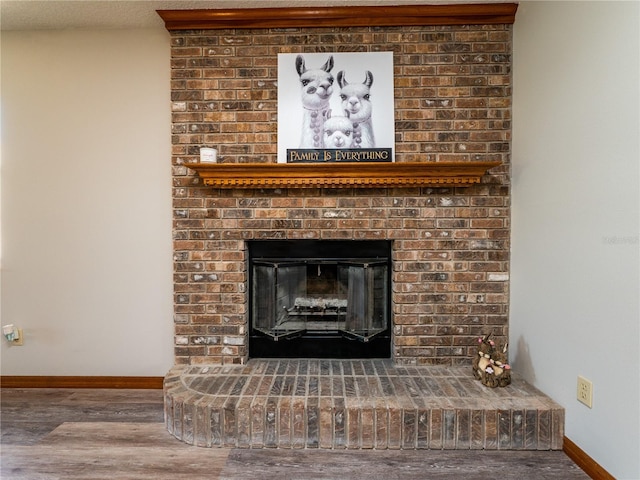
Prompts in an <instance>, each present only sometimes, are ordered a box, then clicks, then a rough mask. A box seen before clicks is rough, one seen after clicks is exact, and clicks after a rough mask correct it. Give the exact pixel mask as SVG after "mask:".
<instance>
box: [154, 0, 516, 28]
mask: <svg viewBox="0 0 640 480" xmlns="http://www.w3.org/2000/svg"><path fill="white" fill-rule="evenodd" d="M517 8H518V5H517V4H516V3H487V4H481V3H470V4H450V5H391V6H345V7H286V8H231V9H209V10H203V9H195V10H157V12H158V15H160V17H162V19H163V20H164V24H165V28H166V29H167V30H169V31H175V30H200V29H203V30H205V29H227V28H301V27H355V26H376V27H382V26H386V27H389V26H421V25H473V24H478V25H488V24H497V23H503V24H511V23H513V22H514V20H515V15H516V10H517Z"/></svg>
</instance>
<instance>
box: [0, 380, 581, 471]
mask: <svg viewBox="0 0 640 480" xmlns="http://www.w3.org/2000/svg"><path fill="white" fill-rule="evenodd" d="M0 400H1V414H2V416H1V420H2V424H1V433H2V437H1V443H2V445H1V447H2V448H1V453H0V460H1V470H0V477H1V478H2V479H3V480H5V479H21V480H22V479H24V480H40V479H47V480H49V479H61V480H63V479H64V480H74V479H96V480H97V479H107V478H108V479H111V480H120V479H154V480H162V479H171V480H177V479H183V478H184V479H186V478H189V479H192V480H193V479H225V480H245V479H247V480H263V479H264V480H270V479H274V480H276V479H277V480H316V479H317V480H320V479H322V480H334V479H339V480H355V479H367V480H376V479H384V480H394V479H402V480H422V479H451V480H453V479H465V480H476V479H477V480H487V479H488V478H500V479H518V480H524V479H535V480H573V479H576V480H577V479H588V478H589V477H588V476H587V475H586V474H585V473H584V472H583V471H582V470H580V469H579V468H578V467H577V466H576V465H575V464H574V463H572V462H571V460H570V459H569V458H568V457H567V456H566V455H565V454H564V453H563V452H561V451H553V452H549V451H544V452H538V451H534V452H531V451H482V450H481V451H470V450H457V451H452V450H437V451H436V450H377V451H376V450H358V451H346V450H316V449H313V450H311V449H307V450H291V449H255V450H249V449H246V450H245V449H224V448H199V447H192V446H189V445H187V444H185V443H182V442H180V441H178V440H176V439H175V438H173V437H172V436H171V435H169V434H168V433H167V432H166V430H165V427H164V423H163V399H162V391H161V390H92V389H2V391H1V398H0Z"/></svg>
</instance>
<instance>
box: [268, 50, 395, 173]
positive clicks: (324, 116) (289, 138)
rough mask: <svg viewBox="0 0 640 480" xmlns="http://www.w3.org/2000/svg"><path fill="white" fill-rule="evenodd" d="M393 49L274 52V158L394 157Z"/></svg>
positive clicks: (282, 160) (341, 159)
mask: <svg viewBox="0 0 640 480" xmlns="http://www.w3.org/2000/svg"><path fill="white" fill-rule="evenodd" d="M394 140H395V129H394V98H393V53H392V52H366V53H362V52H357V53H355V52H353V53H281V54H279V55H278V162H281V163H286V162H293V161H371V160H370V159H372V158H374V155H376V156H377V157H376V158H382V157H383V156H384V158H385V161H393V157H394Z"/></svg>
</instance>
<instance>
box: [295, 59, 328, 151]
mask: <svg viewBox="0 0 640 480" xmlns="http://www.w3.org/2000/svg"><path fill="white" fill-rule="evenodd" d="M332 68H333V56H330V57H329V60H327V61H326V63H325V64H324V65H323V66H322V67H320V68H318V69H311V70H307V67H306V66H305V63H304V58H303V57H302V55H298V56H297V57H296V71H297V72H298V75H299V76H300V84H301V86H302V106H303V114H302V138H301V140H300V148H323V143H322V135H323V126H324V122H325V120H326V118H327V115H328V112H329V100H330V98H331V94H332V93H333V75H332V74H331V73H330V72H331V69H332Z"/></svg>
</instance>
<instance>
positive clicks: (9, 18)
mask: <svg viewBox="0 0 640 480" xmlns="http://www.w3.org/2000/svg"><path fill="white" fill-rule="evenodd" d="M438 3H441V4H444V3H501V2H500V1H498V2H496V1H495V0H493V1H484V2H483V1H476V0H462V1H456V0H453V1H438V0H431V1H429V0H427V1H425V0H348V1H345V0H137V1H120V0H101V1H94V0H62V1H60V0H0V27H1V28H2V30H46V29H64V28H154V27H157V28H163V27H164V23H163V22H162V19H161V18H160V17H159V16H158V15H157V14H156V10H162V9H167V10H174V9H175V10H183V9H185V10H186V9H194V8H212V9H213V8H259V7H262V8H267V7H271V8H275V7H309V6H310V7H318V6H344V5H345V4H347V5H355V6H367V5H424V4H438Z"/></svg>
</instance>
